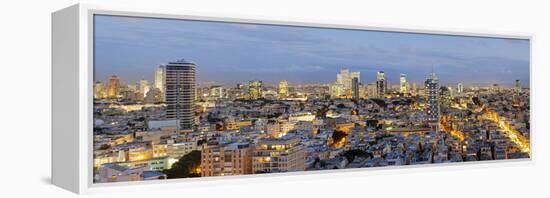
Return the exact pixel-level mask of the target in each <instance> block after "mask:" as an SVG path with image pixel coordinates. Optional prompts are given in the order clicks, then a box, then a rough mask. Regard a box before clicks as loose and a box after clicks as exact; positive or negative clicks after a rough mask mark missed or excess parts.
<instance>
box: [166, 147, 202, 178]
mask: <svg viewBox="0 0 550 198" xmlns="http://www.w3.org/2000/svg"><path fill="white" fill-rule="evenodd" d="M200 166H201V152H200V151H191V152H190V153H188V154H186V155H184V156H183V157H181V158H180V159H179V160H178V161H177V162H176V163H174V164H172V167H171V168H170V169H166V170H164V173H165V174H166V175H167V176H168V179H173V178H187V177H200V176H201V173H200V171H198V170H200Z"/></svg>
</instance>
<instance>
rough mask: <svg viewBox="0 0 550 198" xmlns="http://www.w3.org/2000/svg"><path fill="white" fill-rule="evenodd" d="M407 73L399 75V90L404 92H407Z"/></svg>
mask: <svg viewBox="0 0 550 198" xmlns="http://www.w3.org/2000/svg"><path fill="white" fill-rule="evenodd" d="M407 87H408V86H407V75H405V74H401V75H399V92H400V93H402V94H405V93H407Z"/></svg>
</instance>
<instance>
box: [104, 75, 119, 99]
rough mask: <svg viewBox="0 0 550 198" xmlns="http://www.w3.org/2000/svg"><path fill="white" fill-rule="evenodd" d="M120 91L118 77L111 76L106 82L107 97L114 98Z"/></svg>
mask: <svg viewBox="0 0 550 198" xmlns="http://www.w3.org/2000/svg"><path fill="white" fill-rule="evenodd" d="M119 92H120V78H119V77H118V76H115V75H113V76H111V77H110V78H109V83H108V84H107V97H108V98H116V97H117V96H118V93H119Z"/></svg>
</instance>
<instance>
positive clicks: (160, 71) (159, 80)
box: [154, 65, 166, 101]
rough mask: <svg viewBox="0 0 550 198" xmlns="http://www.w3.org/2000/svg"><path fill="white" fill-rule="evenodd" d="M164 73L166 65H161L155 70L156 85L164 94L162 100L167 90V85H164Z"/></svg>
mask: <svg viewBox="0 0 550 198" xmlns="http://www.w3.org/2000/svg"><path fill="white" fill-rule="evenodd" d="M164 73H165V69H164V65H161V66H159V67H158V68H157V69H156V70H155V86H154V87H155V88H157V89H159V90H160V93H161V95H162V101H164V93H165V92H166V91H165V86H164V82H165V80H164V78H165V75H164Z"/></svg>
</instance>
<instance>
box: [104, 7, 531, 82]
mask: <svg viewBox="0 0 550 198" xmlns="http://www.w3.org/2000/svg"><path fill="white" fill-rule="evenodd" d="M95 19H96V21H95V31H96V34H95V52H96V54H95V79H94V80H99V81H103V82H105V81H106V80H107V79H108V78H109V76H111V75H118V76H120V77H121V81H122V82H123V83H133V82H136V81H139V80H141V79H147V80H149V81H150V82H152V81H153V79H154V69H155V68H157V67H158V66H159V65H161V64H166V62H168V61H170V60H178V59H181V58H186V59H187V60H190V61H193V62H195V63H196V64H197V82H199V83H204V82H215V83H218V84H224V85H229V86H230V85H234V84H236V83H245V82H247V81H249V80H258V79H261V80H262V81H264V82H265V83H266V84H268V85H270V84H273V85H275V84H276V83H277V82H278V81H280V80H288V81H289V83H290V84H295V83H298V84H310V83H332V82H333V81H335V80H336V79H335V78H334V73H336V72H338V71H340V70H341V69H344V68H348V69H350V70H356V71H359V72H361V76H360V78H361V82H362V83H365V82H374V81H375V80H376V72H377V71H384V72H385V73H386V74H387V79H388V81H389V83H390V84H397V83H398V82H399V75H400V74H401V73H404V74H406V75H407V80H408V81H409V82H416V83H419V84H420V83H421V82H423V81H424V80H425V79H426V76H427V74H428V73H431V72H432V71H435V72H436V73H437V74H438V76H439V77H440V79H441V82H440V84H442V85H445V84H455V83H459V82H462V83H464V84H465V85H467V86H468V85H469V84H481V83H483V84H487V85H488V84H493V83H497V84H501V85H505V86H513V84H514V80H520V81H522V82H529V42H528V41H527V40H518V39H498V38H480V37H464V36H445V35H430V34H414V33H395V32H376V31H364V30H342V29H327V28H310V27H290V26H274V25H257V24H237V23H224V22H204V21H188V20H170V19H154V18H135V17H120V16H96V18H95ZM220 30H224V31H220ZM335 35H336V36H335ZM169 40H170V42H168V41H169ZM388 40H390V41H393V42H388ZM381 43H382V44H381ZM185 46H187V47H185ZM212 49H214V50H212ZM477 65H485V66H477ZM304 72H307V74H308V75H304ZM488 74H491V75H488ZM250 76H254V78H251V77H250ZM528 85H529V83H523V86H524V87H528Z"/></svg>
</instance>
